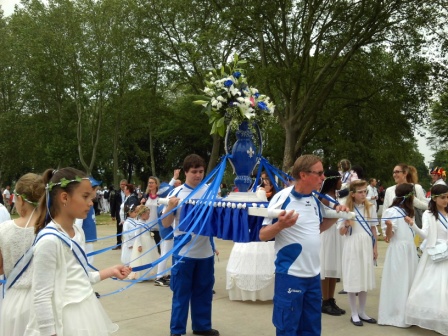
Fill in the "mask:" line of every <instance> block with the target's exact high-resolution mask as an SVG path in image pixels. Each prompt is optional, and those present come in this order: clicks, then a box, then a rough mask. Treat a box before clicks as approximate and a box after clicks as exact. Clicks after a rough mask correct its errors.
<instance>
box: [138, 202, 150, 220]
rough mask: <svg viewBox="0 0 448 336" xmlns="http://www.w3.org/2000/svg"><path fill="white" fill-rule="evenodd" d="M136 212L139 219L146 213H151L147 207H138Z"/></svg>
mask: <svg viewBox="0 0 448 336" xmlns="http://www.w3.org/2000/svg"><path fill="white" fill-rule="evenodd" d="M135 211H136V212H137V218H138V217H140V216H141V215H143V214H144V213H147V212H150V210H149V208H148V207H147V206H146V205H139V206H137V208H135Z"/></svg>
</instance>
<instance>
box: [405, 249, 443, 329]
mask: <svg viewBox="0 0 448 336" xmlns="http://www.w3.org/2000/svg"><path fill="white" fill-rule="evenodd" d="M447 316H448V261H441V262H439V263H434V262H433V261H432V260H431V258H429V257H428V253H427V251H426V250H425V252H423V255H422V257H421V258H420V262H419V264H418V267H417V273H416V274H415V278H414V282H413V283H412V287H411V291H410V292H409V297H408V301H407V303H406V323H407V324H412V325H418V326H419V327H422V328H425V329H430V330H434V331H437V332H438V333H440V334H442V335H448V318H447Z"/></svg>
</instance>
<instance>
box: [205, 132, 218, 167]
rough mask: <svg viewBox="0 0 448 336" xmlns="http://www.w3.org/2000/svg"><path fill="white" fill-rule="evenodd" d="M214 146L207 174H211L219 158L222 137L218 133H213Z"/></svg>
mask: <svg viewBox="0 0 448 336" xmlns="http://www.w3.org/2000/svg"><path fill="white" fill-rule="evenodd" d="M212 136H213V147H212V152H211V154H210V161H209V162H208V167H207V174H209V173H210V172H211V171H212V170H213V168H215V167H216V164H217V163H218V159H219V149H220V148H221V141H222V138H221V137H220V136H219V135H218V134H213V135H212Z"/></svg>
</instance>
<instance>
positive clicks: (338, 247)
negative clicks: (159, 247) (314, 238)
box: [319, 170, 345, 316]
mask: <svg viewBox="0 0 448 336" xmlns="http://www.w3.org/2000/svg"><path fill="white" fill-rule="evenodd" d="M325 176H326V178H325V181H324V183H323V184H322V189H321V191H320V192H321V193H322V194H325V195H327V197H328V198H330V199H331V201H330V200H327V199H325V198H321V197H319V199H320V201H321V202H322V203H323V204H325V205H326V206H328V207H330V208H333V207H334V206H335V205H337V204H339V202H338V201H337V200H336V190H339V189H341V185H342V182H341V176H340V175H339V173H338V172H337V171H332V170H327V171H325ZM320 238H321V243H320V266H321V271H320V278H321V287H322V313H324V314H329V315H334V316H340V315H342V314H345V310H344V309H341V308H339V307H338V306H337V305H336V300H335V299H334V292H335V289H336V281H337V279H338V278H341V277H342V247H343V238H344V237H342V236H341V235H340V234H339V232H338V229H337V225H332V226H331V227H330V228H329V229H328V230H325V231H324V232H322V233H321V234H320Z"/></svg>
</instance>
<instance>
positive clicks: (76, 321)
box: [25, 292, 118, 336]
mask: <svg viewBox="0 0 448 336" xmlns="http://www.w3.org/2000/svg"><path fill="white" fill-rule="evenodd" d="M55 318H56V317H55ZM57 329H59V328H57ZM117 330H118V325H116V324H115V323H112V321H111V320H110V319H109V316H107V314H106V312H105V311H104V309H103V306H102V305H101V303H100V302H99V300H98V299H97V298H96V296H95V294H94V293H93V292H92V294H91V295H90V296H89V297H87V298H86V299H85V300H82V301H81V302H77V303H71V304H68V305H66V306H65V307H64V308H63V309H62V329H61V330H56V335H58V336H108V335H110V334H112V333H114V332H116V331H117ZM25 336H43V335H41V333H40V331H39V327H38V326H37V323H36V320H34V319H33V321H31V323H30V324H29V325H28V326H27V329H26V333H25Z"/></svg>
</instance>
